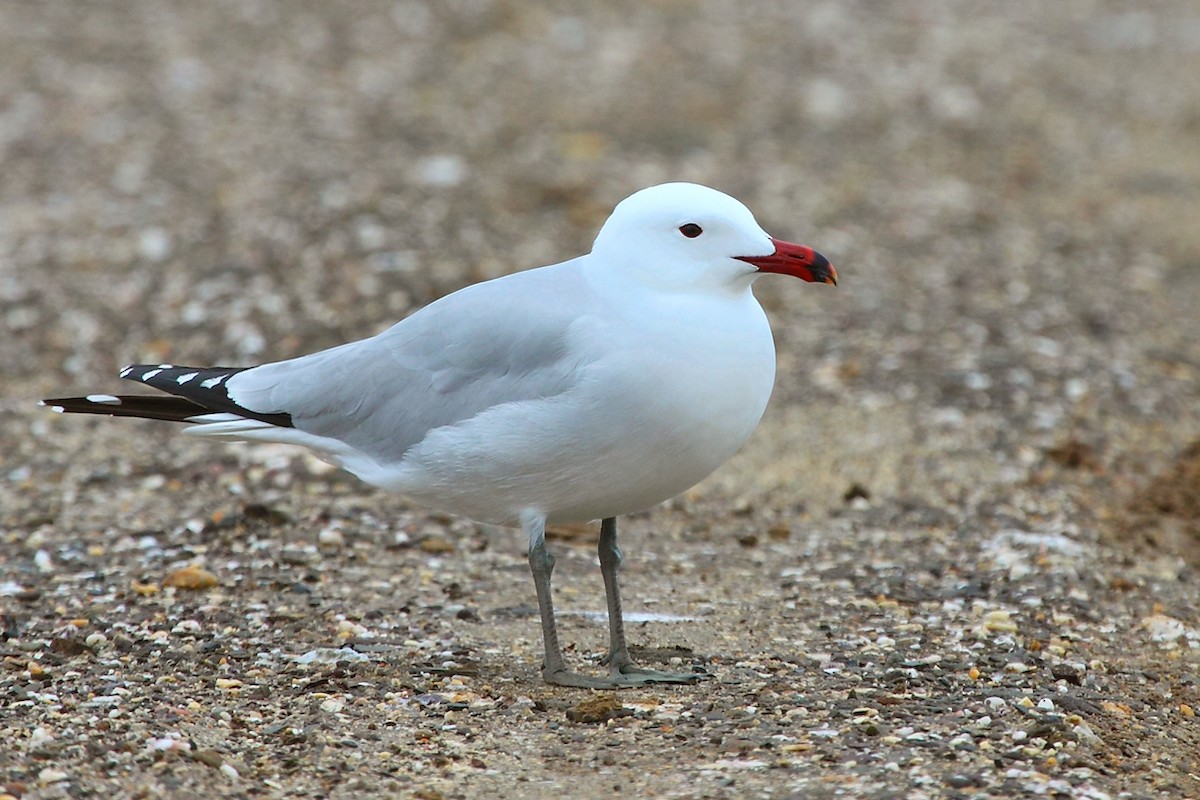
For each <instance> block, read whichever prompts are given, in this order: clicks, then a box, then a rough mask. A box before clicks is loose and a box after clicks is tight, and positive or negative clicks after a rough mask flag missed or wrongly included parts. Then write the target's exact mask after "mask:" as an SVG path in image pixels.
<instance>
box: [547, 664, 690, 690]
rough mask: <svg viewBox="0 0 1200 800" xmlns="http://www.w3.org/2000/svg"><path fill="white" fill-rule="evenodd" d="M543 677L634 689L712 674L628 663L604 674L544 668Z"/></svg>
mask: <svg viewBox="0 0 1200 800" xmlns="http://www.w3.org/2000/svg"><path fill="white" fill-rule="evenodd" d="M542 677H543V678H544V679H545V681H546V683H550V684H554V685H555V686H571V687H574V688H579V689H634V688H637V687H639V686H651V685H654V684H659V683H662V684H693V683H696V682H698V681H702V680H707V679H708V678H711V677H712V676H711V675H709V674H708V673H707V672H660V671H659V670H656V669H646V668H644V667H636V666H634V665H632V664H626V665H624V666H623V667H621V668H620V669H614V670H612V671H610V672H609V673H608V674H607V675H604V676H595V675H583V674H581V673H578V672H572V671H570V670H568V669H560V670H558V671H556V672H546V671H544V670H543V672H542Z"/></svg>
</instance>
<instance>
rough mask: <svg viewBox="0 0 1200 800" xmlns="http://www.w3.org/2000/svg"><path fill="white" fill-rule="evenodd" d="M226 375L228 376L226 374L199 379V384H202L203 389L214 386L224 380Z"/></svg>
mask: <svg viewBox="0 0 1200 800" xmlns="http://www.w3.org/2000/svg"><path fill="white" fill-rule="evenodd" d="M228 377H229V376H228V375H218V376H217V377H215V378H209V379H208V380H206V381H200V385H201V386H203V387H204V388H205V389H212V388H214V387H215V386H217V385H218V384H219V383H220V382H221V381H223V380H225V379H226V378H228Z"/></svg>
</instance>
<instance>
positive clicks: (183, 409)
mask: <svg viewBox="0 0 1200 800" xmlns="http://www.w3.org/2000/svg"><path fill="white" fill-rule="evenodd" d="M247 369H252V367H176V366H174V365H171V364H157V365H155V364H134V365H132V366H129V367H126V368H125V369H123V370H121V377H122V378H125V379H126V380H131V381H137V382H138V383H144V384H146V385H147V386H152V387H153V388H155V389H161V390H162V391H164V392H167V393H168V394H170V395H172V396H170V397H162V396H156V395H143V394H139V395H112V394H89V395H87V396H86V397H59V398H49V399H46V400H42V401H41V402H40V403H39V405H43V406H48V407H49V408H50V409H52V410H53V411H57V412H58V413H60V414H105V415H107V416H110V417H139V418H142V419H161V420H166V421H168V422H201V423H205V422H230V421H236V420H257V421H259V422H265V423H267V424H269V425H275V426H278V427H281V428H291V427H293V426H292V416H291V414H288V413H285V412H277V413H262V412H258V411H251V410H250V409H248V408H245V407H244V406H241V405H238V404H237V402H235V401H234V400H233V398H231V397H230V396H229V390H228V388H227V386H226V382H227V381H228V380H229V379H230V378H231V377H233V376H234V375H236V374H238V373H239V372H244V371H245V370H247Z"/></svg>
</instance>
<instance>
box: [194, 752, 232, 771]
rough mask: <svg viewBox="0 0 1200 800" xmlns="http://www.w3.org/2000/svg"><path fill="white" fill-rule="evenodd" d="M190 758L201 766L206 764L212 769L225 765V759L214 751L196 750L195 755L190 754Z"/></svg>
mask: <svg viewBox="0 0 1200 800" xmlns="http://www.w3.org/2000/svg"><path fill="white" fill-rule="evenodd" d="M192 758H194V759H195V760H197V761H199V762H200V763H201V764H207V765H208V766H210V767H214V768H216V767H220V766H221V765H222V764H224V763H225V757H224V756H222V755H221V754H220V753H218V752H217V751H216V750H197V751H196V752H195V753H192Z"/></svg>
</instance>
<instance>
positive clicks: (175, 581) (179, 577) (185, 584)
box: [163, 565, 220, 591]
mask: <svg viewBox="0 0 1200 800" xmlns="http://www.w3.org/2000/svg"><path fill="white" fill-rule="evenodd" d="M219 583H220V581H218V580H217V576H216V575H214V574H212V573H211V572H209V571H208V570H206V569H204V568H202V567H197V566H195V565H189V566H186V567H183V568H182V569H177V570H175V571H174V572H172V573H170V574H169V575H167V577H166V578H164V579H163V586H173V587H175V588H176V589H186V590H196V591H198V590H203V589H211V588H212V587H214V586H216V585H218V584H219Z"/></svg>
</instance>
